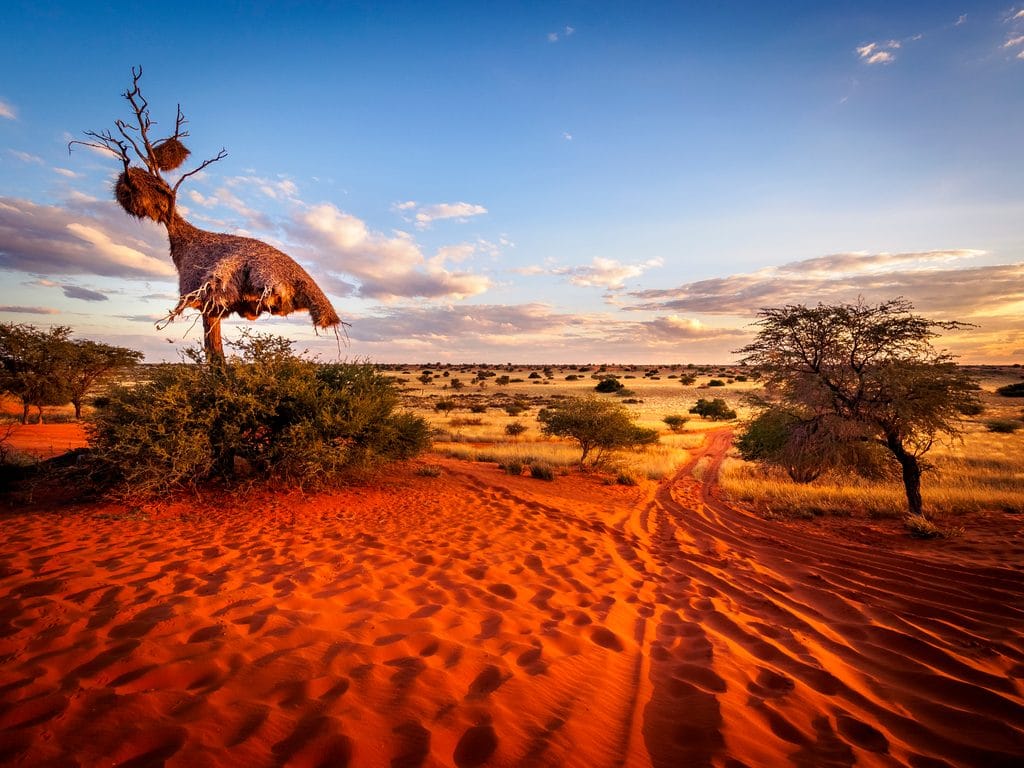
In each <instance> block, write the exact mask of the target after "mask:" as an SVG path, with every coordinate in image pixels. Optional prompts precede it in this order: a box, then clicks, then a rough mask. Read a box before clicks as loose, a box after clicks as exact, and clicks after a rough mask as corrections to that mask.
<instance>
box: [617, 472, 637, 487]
mask: <svg viewBox="0 0 1024 768" xmlns="http://www.w3.org/2000/svg"><path fill="white" fill-rule="evenodd" d="M639 482H640V481H639V480H638V479H637V476H636V473H634V472H633V471H631V470H628V469H620V470H619V471H618V473H617V474H616V475H615V483H616V485H638V484H639Z"/></svg>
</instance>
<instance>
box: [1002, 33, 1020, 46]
mask: <svg viewBox="0 0 1024 768" xmlns="http://www.w3.org/2000/svg"><path fill="white" fill-rule="evenodd" d="M1021 43H1024V35H1018V36H1017V37H1011V38H1010V39H1009V40H1007V41H1006V42H1005V43H1003V48H1013V47H1015V46H1018V45H1020V44H1021Z"/></svg>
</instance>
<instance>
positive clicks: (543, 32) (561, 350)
mask: <svg viewBox="0 0 1024 768" xmlns="http://www.w3.org/2000/svg"><path fill="white" fill-rule="evenodd" d="M893 5H896V6H898V7H895V8H894V7H892V6H893ZM136 64H142V65H143V66H144V68H145V74H144V77H143V80H142V88H143V92H144V94H145V95H146V97H147V98H148V99H149V102H150V105H151V110H152V117H153V119H154V120H155V121H157V122H158V123H159V124H160V125H159V126H158V127H157V131H159V130H160V126H168V127H173V118H174V108H175V104H176V103H179V102H180V103H181V105H182V108H183V110H184V111H185V113H186V115H187V117H188V119H189V125H188V128H189V130H190V131H191V137H190V138H189V140H188V142H187V143H188V145H189V147H190V149H192V151H193V154H194V158H195V159H196V160H197V161H198V160H201V159H203V158H206V157H210V156H213V155H214V154H216V153H217V151H218V150H220V149H221V147H225V148H226V149H227V151H228V153H229V154H228V157H227V158H226V159H225V160H223V161H221V162H219V163H217V164H215V165H213V166H211V167H210V168H209V169H208V170H207V171H205V172H204V173H203V174H202V175H201V176H200V177H197V178H194V179H189V180H187V181H186V182H185V185H184V186H183V188H182V191H181V193H180V195H179V207H180V208H183V209H184V210H185V213H186V218H188V219H189V220H190V221H192V223H194V224H196V225H197V226H200V227H203V228H206V229H211V230H215V231H227V232H236V233H242V234H248V235H251V236H255V237H259V238H262V239H265V240H267V241H268V242H271V243H272V244H274V245H275V246H277V247H279V248H281V249H282V250H284V251H285V252H287V253H289V254H290V255H292V256H293V257H294V258H296V260H298V261H299V262H300V263H302V264H303V265H304V266H306V268H307V269H308V270H309V271H310V273H311V274H313V275H314V277H316V278H317V279H318V280H319V281H320V282H321V284H322V285H323V287H324V288H325V289H326V290H327V291H328V293H329V295H330V296H331V298H332V300H333V302H334V304H335V306H336V308H337V309H338V311H339V313H340V314H341V315H342V316H343V317H344V318H345V319H346V320H347V321H348V322H350V323H351V327H350V329H349V336H350V342H349V346H348V347H346V348H343V349H342V352H341V354H343V355H347V356H358V357H368V358H371V359H374V360H380V361H428V360H452V361H462V360H466V361H489V362H502V361H509V360H511V361H522V362H547V361H556V362H562V361H568V362H573V361H575V362H585V361H596V360H609V361H612V360H614V361H623V362H674V361H682V362H704V361H718V360H727V359H729V358H730V355H729V350H731V349H735V348H736V347H738V346H740V345H741V344H742V343H743V341H744V339H745V338H747V336H748V335H749V333H750V327H749V323H750V322H751V321H752V320H753V319H754V313H755V312H756V310H757V309H758V308H759V307H764V306H774V305H778V304H781V303H791V302H803V303H814V302H817V301H819V300H823V301H852V300H855V299H856V298H857V296H858V295H863V296H865V297H866V298H867V299H869V300H878V299H883V298H891V297H893V296H896V295H905V296H907V297H908V298H910V299H911V300H912V301H914V302H915V304H916V306H917V307H918V308H919V309H920V310H921V311H922V312H924V313H927V314H929V315H932V316H935V317H940V318H952V317H956V318H961V319H965V320H969V321H971V322H973V323H975V324H976V325H977V328H975V329H973V330H972V331H970V332H969V333H965V334H960V335H958V336H956V337H950V338H949V339H948V341H947V343H948V345H949V346H950V348H952V349H953V350H954V351H955V352H957V353H959V354H961V355H962V356H963V359H964V360H965V361H970V362H1011V361H1013V360H1014V359H1018V360H1019V359H1020V357H1021V356H1022V355H1024V321H1022V320H1020V319H1019V318H1021V317H1022V310H1024V227H1022V225H1021V222H1024V192H1022V190H1021V185H1020V179H1021V178H1022V171H1024V159H1022V157H1024V155H1022V153H1021V151H1020V141H1021V139H1020V135H1021V134H1020V129H1021V126H1022V125H1024V119H1022V118H1024V4H1021V3H1017V4H1016V5H1014V4H1004V3H987V2H971V3H964V2H960V3H948V2H927V3H926V2H920V3H909V2H908V3H900V4H892V3H882V2H858V3H853V2H835V3H818V2H806V3H796V2H794V3H773V4H766V3H741V2H720V3H702V2H677V3H635V2H623V3H583V2H578V3H514V4H489V3H448V4H423V3H408V4H405V3H360V4H356V3H339V4H333V3H264V4H253V3H238V4H227V3H223V4H222V3H205V4H195V5H194V6H190V4H188V3H177V4H139V5H132V4H120V5H117V6H116V7H114V8H97V7H93V6H89V5H83V4H79V3H76V4H64V5H61V4H39V3H26V4H15V5H14V6H13V7H10V8H8V9H6V10H5V24H4V26H3V28H2V30H0V66H2V71H3V72H4V73H5V77H4V78H3V79H2V80H0V270H2V276H3V279H2V280H0V321H7V322H32V323H35V324H37V325H49V324H52V323H60V324H65V325H71V326H72V327H74V328H75V329H76V331H77V332H78V334H79V335H81V336H87V337H92V338H102V339H106V340H110V341H113V342H116V343H121V344H125V345H128V346H132V347H135V348H138V349H143V350H145V351H146V353H147V355H148V356H149V358H150V359H153V360H157V359H175V358H176V356H177V350H176V348H177V347H178V346H180V345H181V344H182V343H186V344H187V343H193V342H195V341H197V340H198V332H197V330H196V329H194V328H192V329H190V323H189V322H187V321H186V322H182V321H178V322H175V323H173V324H171V325H170V326H169V327H167V328H166V329H164V330H163V331H157V330H156V329H155V328H154V322H155V321H156V320H157V319H159V318H160V317H161V316H162V315H164V314H166V312H167V311H168V310H169V309H170V308H171V307H172V306H173V304H174V301H175V298H176V279H175V276H174V272H173V267H172V265H171V262H170V259H169V257H168V256H167V246H166V237H165V235H164V233H163V231H162V230H161V229H160V228H158V227H157V226H156V225H151V224H149V223H139V222H136V221H134V220H133V219H129V218H128V217H127V216H126V215H125V214H124V213H123V212H122V211H121V210H120V209H119V208H117V207H116V204H115V203H114V202H113V201H112V199H111V196H110V186H111V180H112V178H113V177H114V175H116V172H117V171H118V170H119V166H118V163H117V161H116V160H115V159H113V158H108V157H103V156H100V155H98V154H96V153H94V152H90V151H88V150H84V149H77V150H76V151H75V152H74V153H73V154H71V155H70V156H69V155H68V152H67V148H66V144H67V141H68V140H69V139H70V138H80V137H81V135H82V131H83V130H86V129H93V130H100V129H105V128H110V127H112V125H113V120H114V119H115V118H118V117H127V116H128V115H127V113H126V108H127V105H126V104H125V103H124V101H123V100H122V99H121V98H120V93H121V92H122V91H123V90H124V88H125V87H126V86H127V85H128V84H129V82H130V68H131V66H132V65H136ZM257 324H258V325H257V327H258V328H261V329H263V330H268V331H270V330H273V331H274V332H277V333H282V334H285V335H288V336H290V337H293V338H295V339H297V340H298V341H299V343H300V346H301V347H308V348H310V349H312V350H314V351H319V352H322V353H323V354H325V355H326V356H331V357H333V356H337V354H338V350H337V347H336V346H335V344H334V340H333V337H332V338H330V339H326V340H325V339H322V338H321V339H318V338H317V337H316V336H314V335H313V333H312V330H311V329H310V328H309V327H308V321H307V319H306V318H305V317H303V316H294V317H291V318H285V319H274V320H270V319H267V318H261V319H260V320H258V321H257ZM244 325H246V322H245V321H238V322H233V323H232V324H231V326H232V328H231V329H230V330H229V331H228V337H229V338H230V337H231V336H232V335H234V334H236V333H237V328H238V327H241V326H244ZM169 342H170V343H169Z"/></svg>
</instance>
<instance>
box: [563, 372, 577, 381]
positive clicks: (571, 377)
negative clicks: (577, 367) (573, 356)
mask: <svg viewBox="0 0 1024 768" xmlns="http://www.w3.org/2000/svg"><path fill="white" fill-rule="evenodd" d="M579 378H580V377H579V376H577V375H576V374H575V373H570V374H569V375H568V376H566V377H565V380H566V381H579Z"/></svg>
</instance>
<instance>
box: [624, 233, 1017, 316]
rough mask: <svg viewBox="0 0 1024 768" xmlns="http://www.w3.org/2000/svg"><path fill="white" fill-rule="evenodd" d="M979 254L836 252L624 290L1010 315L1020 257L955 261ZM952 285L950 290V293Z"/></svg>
mask: <svg viewBox="0 0 1024 768" xmlns="http://www.w3.org/2000/svg"><path fill="white" fill-rule="evenodd" d="M984 253H985V252H984V251H979V250H971V249H950V250H937V251H922V252H914V253H873V254H868V253H840V254H833V255H829V256H820V257H817V258H813V259H805V260H803V261H796V262H792V263H790V264H784V265H782V266H778V267H767V268H765V269H761V270H758V271H756V272H748V273H741V274H735V275H730V276H728V277H721V278H712V279H709V280H700V281H697V282H693V283H686V284H684V285H681V286H679V287H677V288H669V289H654V290H644V291H635V292H632V293H631V294H630V296H632V297H633V298H635V299H640V300H641V301H642V303H641V304H639V305H636V306H634V307H632V308H633V309H642V310H647V311H662V312H665V311H669V312H690V313H698V314H711V315H733V316H750V315H753V314H754V313H755V312H756V311H757V310H758V309H760V308H761V307H772V306H780V305H783V304H793V303H816V302H819V301H823V302H830V301H855V300H856V299H857V297H858V296H864V297H865V298H866V299H867V300H869V301H877V300H882V299H890V298H893V297H895V296H906V297H907V298H908V299H910V300H911V301H913V302H914V304H915V306H917V307H918V309H920V310H923V311H928V312H941V313H944V314H947V313H948V314H951V315H954V316H958V317H971V316H975V315H978V314H979V313H981V312H993V311H994V312H995V313H996V314H998V315H1013V314H1014V312H1013V310H1012V308H1013V307H1014V306H1015V305H1017V303H1018V302H1022V301H1024V262H1022V263H1018V264H999V265H992V266H971V265H969V264H964V265H958V264H959V263H961V262H970V261H972V260H974V259H977V258H978V257H980V256H982V255H984ZM950 286H955V287H956V290H951V289H950Z"/></svg>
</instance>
